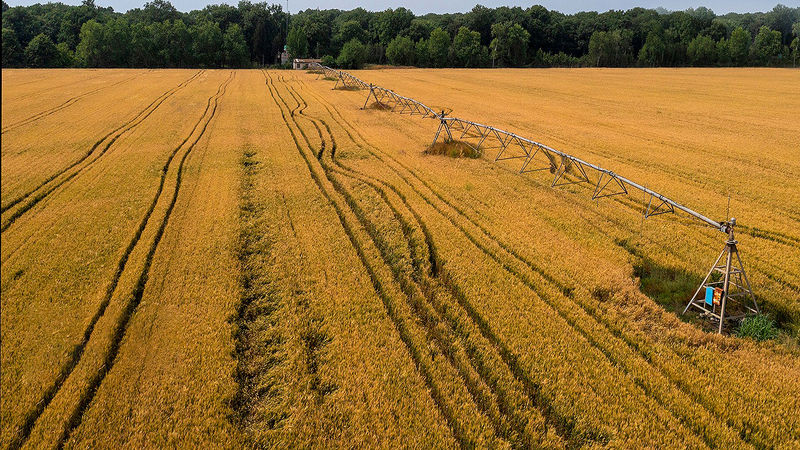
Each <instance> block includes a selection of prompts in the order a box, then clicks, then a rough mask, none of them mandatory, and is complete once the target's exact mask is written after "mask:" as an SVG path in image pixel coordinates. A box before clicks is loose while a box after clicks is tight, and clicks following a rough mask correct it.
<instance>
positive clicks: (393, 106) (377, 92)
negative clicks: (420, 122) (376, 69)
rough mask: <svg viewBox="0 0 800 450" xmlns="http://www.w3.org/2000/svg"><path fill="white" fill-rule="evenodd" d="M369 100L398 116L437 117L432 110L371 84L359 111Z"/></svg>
mask: <svg viewBox="0 0 800 450" xmlns="http://www.w3.org/2000/svg"><path fill="white" fill-rule="evenodd" d="M371 98H374V99H375V102H376V103H378V104H379V105H382V106H383V107H384V108H386V109H388V110H391V111H393V112H397V113H400V114H403V113H407V114H410V115H412V116H413V115H415V114H416V115H420V116H422V117H436V116H438V115H437V114H436V112H435V111H434V110H432V109H431V108H429V107H427V106H425V105H423V104H422V103H420V102H418V101H416V100H414V99H411V98H408V97H403V96H402V95H400V94H398V93H396V92H394V91H392V90H390V89H385V88H382V87H380V86H375V85H373V84H370V85H369V94H367V99H366V100H365V101H364V106H362V107H361V109H364V108H366V107H367V105H368V104H369V100H370V99H371Z"/></svg>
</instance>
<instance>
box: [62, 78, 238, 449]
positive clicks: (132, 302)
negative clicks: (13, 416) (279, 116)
mask: <svg viewBox="0 0 800 450" xmlns="http://www.w3.org/2000/svg"><path fill="white" fill-rule="evenodd" d="M234 76H235V72H231V74H230V76H228V78H227V79H226V80H225V81H223V82H222V84H220V86H219V88H218V89H217V93H216V94H214V95H213V96H212V97H211V98H209V100H208V103H207V104H206V111H205V112H204V116H203V117H201V122H202V125H203V126H202V128H200V132H199V133H198V134H197V137H196V138H195V139H194V140H193V141H192V142H191V144H189V146H188V147H186V150H185V151H184V152H183V156H182V157H181V159H180V163H179V164H178V173H177V175H176V178H175V188H174V190H173V192H172V198H171V199H170V203H169V206H168V207H167V210H166V212H165V213H164V218H163V219H162V220H161V223H160V224H159V226H158V229H157V230H156V234H155V236H154V237H153V242H152V243H151V244H150V248H149V250H148V252H147V256H146V257H145V262H144V266H143V267H142V271H141V272H140V274H139V278H138V280H137V282H136V287H135V288H134V290H133V292H132V293H131V295H130V299H129V301H128V304H127V305H126V307H125V310H124V311H123V312H122V316H121V317H120V318H119V320H118V321H117V325H116V327H115V329H114V334H113V336H114V337H113V339H112V342H111V345H110V348H109V350H108V353H107V354H106V358H105V360H104V363H103V365H102V366H101V367H100V368H99V369H98V371H97V372H96V373H95V375H94V376H93V377H92V379H91V381H90V382H89V386H88V387H87V389H86V391H84V394H83V396H82V397H81V400H80V402H79V404H78V406H77V408H76V409H75V410H74V411H73V413H72V415H71V416H70V419H69V421H68V422H67V426H66V427H65V428H64V430H63V432H62V434H61V437H60V438H59V440H58V444H57V446H56V447H57V448H59V449H61V448H63V447H64V444H66V442H67V441H68V440H69V438H70V436H71V435H72V433H73V432H74V430H75V429H76V428H77V427H78V426H79V425H80V424H81V421H82V419H83V415H84V413H85V412H86V410H88V409H89V406H90V405H91V403H92V400H94V396H95V395H96V394H97V390H98V389H99V388H100V385H101V384H102V383H103V380H104V379H105V377H106V375H108V373H109V372H110V371H111V369H112V368H113V367H114V363H115V362H116V360H117V355H118V354H119V350H120V347H121V346H122V339H123V338H124V337H125V333H126V332H127V330H128V325H129V323H130V320H131V319H132V318H133V315H134V314H135V313H136V309H137V307H138V306H139V303H141V301H142V297H143V295H144V289H145V287H146V286H147V280H148V278H149V276H150V267H151V266H152V263H153V258H154V257H155V253H156V250H157V249H158V244H159V243H160V242H161V238H162V237H163V236H164V232H165V231H166V228H167V225H168V224H169V219H170V216H171V215H172V211H173V210H174V209H175V204H176V203H177V201H178V194H179V193H180V189H181V182H182V180H183V169H184V166H185V163H186V159H187V158H188V157H189V155H190V154H191V153H192V150H193V149H194V147H195V145H197V143H198V142H199V141H200V139H202V138H203V136H204V135H205V132H206V130H207V129H208V126H209V124H210V123H211V121H212V120H214V117H215V116H216V112H217V107H218V105H219V100H220V99H221V98H222V97H223V96H224V95H225V92H226V90H227V88H228V85H229V84H230V83H231V81H232V80H233V78H234ZM212 100H213V106H212V104H211V102H212ZM209 109H210V113H209V114H208V118H207V119H206V120H205V121H203V120H202V119H203V118H205V113H208V112H209ZM198 123H200V122H198ZM195 130H197V126H195V128H193V129H192V132H194V131H195ZM190 138H191V134H189V135H188V137H187V138H186V139H185V140H184V141H183V143H182V144H181V146H180V147H182V146H183V145H184V144H185V143H186V142H188V141H189V139H190ZM180 147H178V149H180ZM175 153H177V152H175ZM175 153H173V154H172V155H170V161H169V162H171V161H172V160H173V157H174V155H175ZM168 171H169V167H168V166H167V170H165V171H164V172H163V174H164V176H166V173H167V172H168ZM162 179H163V178H162ZM160 187H163V184H161V185H160ZM159 194H160V192H159ZM156 202H157V201H156Z"/></svg>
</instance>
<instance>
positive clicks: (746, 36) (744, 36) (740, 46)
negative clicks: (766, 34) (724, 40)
mask: <svg viewBox="0 0 800 450" xmlns="http://www.w3.org/2000/svg"><path fill="white" fill-rule="evenodd" d="M750 41H751V39H750V32H749V31H747V30H745V29H744V28H742V27H738V28H736V29H735V30H733V32H731V38H730V40H729V41H728V47H729V49H730V55H731V61H733V63H734V64H736V65H739V66H743V65H745V64H747V58H748V55H749V54H750Z"/></svg>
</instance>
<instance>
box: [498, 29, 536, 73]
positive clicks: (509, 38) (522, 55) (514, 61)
mask: <svg viewBox="0 0 800 450" xmlns="http://www.w3.org/2000/svg"><path fill="white" fill-rule="evenodd" d="M492 37H493V38H494V39H492V42H491V45H490V48H491V49H492V58H493V59H496V60H497V62H498V63H500V64H502V65H505V66H512V67H519V66H522V65H524V64H525V61H526V60H527V53H528V41H529V40H530V38H531V35H530V33H528V32H527V31H526V30H525V29H524V28H522V26H520V24H518V23H512V22H502V23H496V24H494V25H492Z"/></svg>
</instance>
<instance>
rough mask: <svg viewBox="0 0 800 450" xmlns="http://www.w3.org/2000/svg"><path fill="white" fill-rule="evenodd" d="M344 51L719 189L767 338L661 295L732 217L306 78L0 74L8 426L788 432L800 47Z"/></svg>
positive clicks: (88, 432)
mask: <svg viewBox="0 0 800 450" xmlns="http://www.w3.org/2000/svg"><path fill="white" fill-rule="evenodd" d="M353 74H354V75H356V76H358V77H360V78H361V79H363V80H365V81H367V82H371V83H375V84H377V85H380V86H383V87H385V88H388V89H392V90H394V91H396V92H398V93H400V94H402V95H405V96H407V97H411V98H414V99H416V100H419V101H421V102H423V103H425V104H427V105H429V106H431V107H433V108H434V109H436V110H437V111H438V110H443V111H446V112H447V113H448V114H450V115H453V116H457V117H461V118H465V119H469V120H474V121H476V122H480V123H483V124H489V125H493V126H496V127H498V128H501V129H505V130H509V131H512V132H515V133H517V134H519V135H521V136H525V137H528V138H531V139H535V140H537V141H539V142H542V143H544V144H547V145H549V146H552V147H554V148H556V149H559V150H562V151H565V152H568V153H571V154H573V155H576V156H578V157H580V158H582V159H584V160H587V161H590V162H593V163H596V164H599V165H602V166H603V167H607V168H609V169H611V170H613V171H615V172H616V173H619V174H622V175H624V176H626V177H627V178H630V179H632V180H636V181H637V182H639V183H641V184H644V185H646V186H648V187H650V188H652V189H655V190H657V191H659V192H663V193H665V194H667V195H669V196H670V197H671V198H673V199H675V200H676V201H678V202H682V203H683V204H685V205H686V206H688V207H689V208H692V209H694V210H697V211H700V212H702V213H703V214H706V215H708V216H709V217H713V218H715V220H724V218H725V215H726V209H727V208H728V198H730V215H731V216H735V217H736V218H737V220H738V224H737V239H738V240H739V245H740V251H741V255H742V258H743V260H744V264H745V267H746V269H747V274H748V276H749V278H750V282H751V283H752V285H753V290H754V291H755V293H756V296H757V299H758V301H759V302H760V304H761V305H762V307H763V308H764V310H766V311H768V312H769V313H770V314H771V315H772V316H773V317H775V318H776V319H777V321H778V323H779V324H780V327H781V329H782V331H781V334H780V336H779V338H778V339H773V340H769V341H766V342H756V341H753V340H751V339H744V338H739V337H736V336H735V334H734V333H733V332H728V333H725V334H723V335H718V334H715V333H713V332H712V330H711V328H710V327H709V326H708V325H707V324H705V323H704V322H703V320H702V319H699V318H697V317H690V318H689V319H685V318H684V317H682V316H681V315H680V314H679V313H680V312H681V310H682V309H683V305H684V304H685V303H686V301H687V300H688V298H686V297H684V296H683V295H684V294H685V293H684V291H682V290H681V289H682V288H681V286H684V285H686V286H689V288H693V287H694V286H696V285H697V284H699V282H700V281H701V279H702V277H703V276H704V275H705V272H706V271H707V270H708V267H709V266H710V265H711V263H712V262H713V260H714V258H715V257H716V256H717V255H718V253H719V251H720V250H721V249H722V246H723V245H724V242H725V240H724V238H725V236H724V235H723V234H722V233H719V232H718V231H715V230H713V229H710V228H708V227H703V226H700V225H698V223H697V222H696V221H692V220H689V219H688V218H687V217H686V216H685V215H680V214H675V215H660V216H657V217H651V218H648V219H646V220H643V216H642V204H643V199H642V198H638V197H636V196H634V195H631V196H627V197H626V196H616V197H613V198H605V199H600V200H594V201H593V200H592V192H591V187H589V188H587V187H586V186H581V185H570V186H566V187H555V188H553V187H551V176H550V175H548V174H547V173H542V172H535V173H529V174H523V175H520V174H519V173H518V164H517V163H516V162H513V161H511V162H507V161H500V162H495V161H494V156H495V154H494V153H495V151H494V150H491V149H486V150H485V151H484V153H483V155H482V156H481V157H479V158H474V159H473V158H450V157H447V156H439V155H427V154H425V153H424V150H425V149H426V148H427V147H428V145H430V144H431V142H432V140H433V136H434V134H435V132H436V130H437V126H438V121H437V120H435V119H430V118H421V117H420V116H409V115H401V114H397V113H396V112H391V111H385V110H381V108H366V109H361V107H362V106H364V103H365V100H366V96H367V93H366V92H365V91H363V90H362V91H356V90H338V89H337V90H334V89H332V88H333V87H334V82H333V81H330V80H326V79H324V78H323V77H322V76H319V75H318V74H313V73H307V72H305V71H269V70H236V71H231V70H5V69H4V70H3V72H2V77H3V83H2V161H1V162H2V165H1V167H2V190H1V194H2V202H1V203H2V217H1V219H2V220H1V221H0V222H1V227H0V228H1V229H2V249H1V252H2V304H1V305H0V306H1V307H2V314H1V325H2V329H1V332H2V336H1V337H2V343H1V348H0V353H1V356H2V360H1V361H0V420H1V421H2V431H0V446H2V448H13V449H16V448H52V447H58V448H61V447H66V448H87V447H99V448H107V447H125V448H162V447H191V448H195V447H199V448H242V447H247V448H250V447H257V448H263V447H270V448H273V447H274V448H285V447H315V448H339V447H348V448H352V447H384V448H387V447H388V448H395V447H412V448H431V447H434V448H450V447H467V448H475V447H479V448H486V447H493V448H494V447H500V448H576V447H592V448H605V447H607V448H620V447H627V448H640V447H648V448H653V447H657V448H703V447H718V448H754V447H755V448H773V447H774V448H787V449H789V448H798V447H800V349H798V344H797V335H798V334H797V333H798V329H799V328H800V206H798V205H800V120H798V111H800V88H799V87H800V72H798V71H796V70H788V69H787V70H779V69H563V70H562V69H546V70H538V69H524V70H505V69H503V70H500V69H498V70H488V69H487V70H466V69H465V70H456V69H442V70H433V69H432V70H422V69H397V70H365V71H357V72H353ZM367 106H370V105H369V104H368V105H367ZM675 286H677V288H675ZM676 292H677V293H678V294H676ZM690 294H691V293H690Z"/></svg>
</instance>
